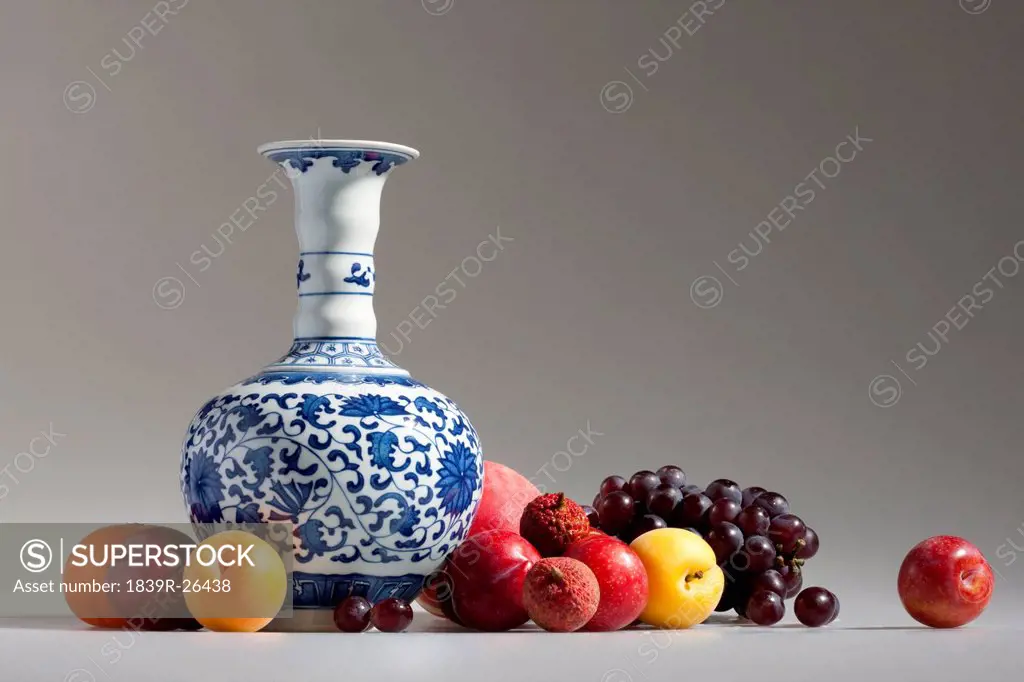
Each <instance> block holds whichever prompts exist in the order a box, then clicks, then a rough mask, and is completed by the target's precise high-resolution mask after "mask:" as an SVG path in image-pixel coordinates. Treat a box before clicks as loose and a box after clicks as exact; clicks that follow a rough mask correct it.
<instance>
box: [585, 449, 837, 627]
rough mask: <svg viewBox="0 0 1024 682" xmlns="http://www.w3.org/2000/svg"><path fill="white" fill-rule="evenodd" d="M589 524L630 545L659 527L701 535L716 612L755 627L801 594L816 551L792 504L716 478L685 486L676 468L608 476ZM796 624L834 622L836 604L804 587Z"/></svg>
mask: <svg viewBox="0 0 1024 682" xmlns="http://www.w3.org/2000/svg"><path fill="white" fill-rule="evenodd" d="M588 514H589V516H590V519H591V523H593V524H594V525H595V526H597V527H599V528H600V529H601V530H603V531H605V532H606V533H608V534H609V535H615V536H617V537H619V538H621V539H622V540H624V541H626V542H633V541H635V540H636V539H637V538H639V537H640V536H642V535H644V534H645V533H648V532H651V531H654V530H658V529H661V528H680V529H684V530H687V531H690V532H691V533H692V534H695V535H698V536H700V537H701V538H703V539H704V540H705V541H706V542H707V544H708V546H709V547H710V548H711V550H712V552H714V556H715V563H716V565H717V566H719V568H720V569H721V570H722V572H723V575H724V580H725V585H724V590H723V592H722V595H721V598H720V599H719V601H718V604H717V606H715V610H716V611H729V610H734V611H735V612H736V613H737V614H738V615H740V616H743V617H745V618H748V619H749V620H751V621H753V622H755V623H757V624H759V625H773V624H775V623H777V622H779V621H780V620H781V619H782V617H783V615H785V611H786V609H785V600H786V599H789V598H792V597H797V596H798V595H799V594H801V592H800V589H801V587H802V586H803V577H804V576H803V565H804V562H805V561H806V560H808V559H810V558H811V557H813V556H814V555H815V554H817V552H818V534H817V533H815V532H814V529H812V528H811V527H810V526H808V525H806V524H805V523H804V522H803V520H802V519H801V518H800V517H799V516H796V515H795V514H791V513H790V507H789V501H788V500H787V499H786V498H785V497H783V496H782V495H780V494H779V493H776V492H771V491H767V490H765V489H764V488H761V487H758V486H751V487H749V488H743V489H740V487H739V485H737V484H736V482H735V481H731V480H729V479H725V478H720V479H717V480H714V481H712V482H711V483H710V484H709V485H708V486H707V487H706V488H701V487H699V486H696V485H692V484H688V483H687V480H686V474H685V473H684V472H683V470H682V469H680V468H679V467H677V466H664V467H662V468H660V469H658V470H657V471H656V472H654V471H646V470H645V471H638V472H636V473H635V474H633V476H631V477H630V478H629V480H628V481H627V480H626V479H624V478H622V477H621V476H609V477H608V478H606V479H604V481H603V482H602V483H601V488H600V490H599V492H598V494H597V497H595V498H594V503H593V507H590V508H588ZM805 592H806V595H805V596H803V597H801V598H798V599H797V601H796V602H795V603H794V609H795V612H796V617H797V619H798V620H799V621H800V622H801V623H804V624H805V625H809V626H812V627H816V626H819V625H825V624H827V623H830V622H832V620H834V619H835V617H836V616H837V615H838V614H839V601H838V600H837V599H836V597H835V595H834V594H832V593H831V592H829V591H828V590H825V589H824V588H820V587H819V588H813V589H810V590H805Z"/></svg>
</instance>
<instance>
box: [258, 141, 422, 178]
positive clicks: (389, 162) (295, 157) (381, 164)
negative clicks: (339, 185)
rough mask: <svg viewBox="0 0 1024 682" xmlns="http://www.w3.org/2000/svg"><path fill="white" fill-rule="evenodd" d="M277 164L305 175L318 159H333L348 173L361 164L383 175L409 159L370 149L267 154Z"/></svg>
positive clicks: (332, 163)
mask: <svg viewBox="0 0 1024 682" xmlns="http://www.w3.org/2000/svg"><path fill="white" fill-rule="evenodd" d="M267 156H268V157H270V159H271V160H273V161H275V162H277V163H281V164H284V163H287V164H289V165H290V166H291V167H292V168H294V169H295V170H297V171H299V172H300V173H305V172H306V171H307V170H309V167H310V166H312V165H313V162H314V161H315V160H316V159H332V161H331V165H333V166H334V167H335V168H339V169H341V171H342V172H343V173H348V172H349V171H351V170H352V169H353V168H357V167H358V166H359V164H361V163H372V164H373V166H372V167H371V170H372V171H373V172H374V173H376V174H377V175H383V174H384V173H387V172H388V171H389V170H391V169H392V168H393V167H395V166H400V165H402V164H403V163H406V162H407V161H408V160H409V159H408V157H406V156H402V155H401V154H395V153H393V152H383V151H373V150H368V149H318V148H316V147H308V148H297V149H280V150H277V151H274V152H271V153H269V154H267Z"/></svg>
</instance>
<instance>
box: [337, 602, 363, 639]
mask: <svg viewBox="0 0 1024 682" xmlns="http://www.w3.org/2000/svg"><path fill="white" fill-rule="evenodd" d="M371 609H372V607H371V606H370V602H369V601H367V600H366V598H365V597H358V596H351V597H346V598H345V599H342V600H341V602H339V603H338V605H337V606H335V607H334V624H335V625H337V626H338V629H339V630H341V631H342V632H363V631H364V630H366V629H367V628H368V627H370V611H371Z"/></svg>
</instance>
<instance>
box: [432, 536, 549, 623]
mask: <svg viewBox="0 0 1024 682" xmlns="http://www.w3.org/2000/svg"><path fill="white" fill-rule="evenodd" d="M538 561H540V554H539V553H538V552H537V550H536V549H534V547H533V545H531V544H530V543H529V542H527V541H526V540H524V539H523V538H522V537H521V536H520V535H519V534H518V533H513V532H511V531H507V530H492V531H489V532H487V533H480V534H479V535H474V536H473V537H471V538H469V539H468V540H466V541H465V542H463V543H462V544H461V545H459V546H458V547H457V548H456V550H455V551H454V552H452V555H451V556H450V557H448V560H447V561H446V562H445V564H444V568H443V574H444V578H443V579H442V580H440V581H435V583H443V584H435V587H434V589H433V593H434V596H436V598H437V599H438V601H439V603H440V607H441V611H442V612H443V614H444V615H445V616H447V617H448V618H450V619H451V620H453V621H455V622H456V623H458V624H460V625H464V626H466V627H468V628H473V629H474V630H486V631H489V632H498V631H501V630H511V629H512V628H514V627H518V626H520V625H522V624H523V623H525V622H526V621H527V620H528V619H529V616H527V614H526V608H525V607H524V606H523V582H524V580H525V579H526V574H527V572H528V571H529V570H530V569H531V568H533V565H534V564H535V563H537V562H538ZM420 603H421V604H422V603H423V602H420Z"/></svg>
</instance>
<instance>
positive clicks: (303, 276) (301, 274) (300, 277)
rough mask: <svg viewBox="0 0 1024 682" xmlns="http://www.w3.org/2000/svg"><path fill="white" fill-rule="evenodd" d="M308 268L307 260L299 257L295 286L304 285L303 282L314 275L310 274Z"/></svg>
mask: <svg viewBox="0 0 1024 682" xmlns="http://www.w3.org/2000/svg"><path fill="white" fill-rule="evenodd" d="M305 270H306V261H304V260H302V259H301V258H300V259H299V271H298V272H297V273H296V274H295V288H296V289H298V288H300V287H301V286H302V283H303V282H305V281H306V280H307V279H309V278H310V277H312V276H313V275H311V274H309V273H308V272H306V271H305Z"/></svg>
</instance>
